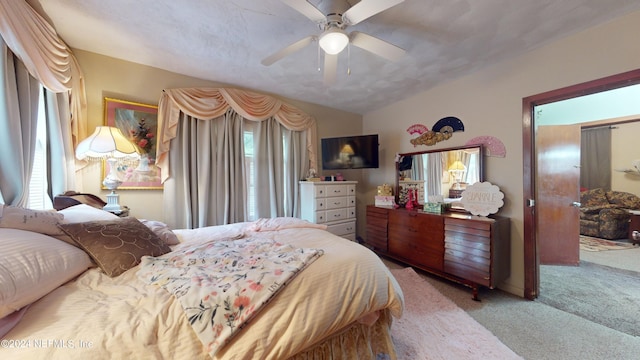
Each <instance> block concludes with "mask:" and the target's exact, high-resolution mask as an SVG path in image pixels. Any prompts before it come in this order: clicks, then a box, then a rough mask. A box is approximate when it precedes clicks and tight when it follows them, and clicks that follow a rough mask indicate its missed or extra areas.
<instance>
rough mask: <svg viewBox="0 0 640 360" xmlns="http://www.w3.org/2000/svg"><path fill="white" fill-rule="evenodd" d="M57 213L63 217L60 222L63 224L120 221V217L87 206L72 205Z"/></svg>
mask: <svg viewBox="0 0 640 360" xmlns="http://www.w3.org/2000/svg"><path fill="white" fill-rule="evenodd" d="M58 213H59V214H62V215H64V219H63V220H62V223H63V224H75V223H81V222H87V221H101V220H117V219H120V217H118V216H117V215H115V214H112V213H110V212H108V211H104V210H102V209H98V208H95V207H93V206H90V205H87V204H78V205H73V206H70V207H68V208H66V209H62V210H59V211H58Z"/></svg>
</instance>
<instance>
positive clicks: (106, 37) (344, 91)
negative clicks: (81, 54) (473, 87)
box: [28, 0, 640, 114]
mask: <svg viewBox="0 0 640 360" xmlns="http://www.w3.org/2000/svg"><path fill="white" fill-rule="evenodd" d="M323 1H324V2H326V1H328V0H310V2H311V3H312V4H314V5H319V6H320V7H321V6H322V5H323V4H322V2H323ZM363 1H367V0H363ZM28 2H29V3H30V4H31V5H32V6H33V7H34V8H35V9H36V10H38V11H39V12H40V13H41V14H43V15H44V16H45V17H46V18H47V19H48V20H49V21H50V22H51V23H52V24H53V26H54V27H55V28H56V29H57V31H58V34H59V35H60V36H61V37H62V38H63V40H64V41H65V42H67V44H68V45H69V46H70V47H72V48H75V49H81V50H86V51H90V52H95V53H98V54H103V55H107V56H111V57H115V58H119V59H123V60H127V61H131V62H135V63H140V64H144V65H149V66H153V67H157V68H161V69H166V70H169V71H172V72H176V73H180V74H185V75H189V76H193V77H197V78H201V79H206V80H212V81H216V82H221V83H225V84H229V85H230V86H236V87H244V88H249V89H253V90H258V91H262V92H268V93H274V94H279V95H282V96H286V97H289V98H293V99H298V100H302V101H307V102H311V103H316V104H321V105H325V106H329V107H332V108H336V109H341V110H346V111H350V112H354V113H359V114H364V113H366V112H368V111H371V110H375V109H378V108H380V107H382V106H385V105H388V104H390V103H393V102H396V101H398V100H401V99H404V98H407V97H409V96H411V95H413V94H415V93H416V92H420V91H424V90H427V89H429V88H431V87H433V86H435V85H437V84H439V83H441V82H444V81H447V80H450V79H453V78H456V77H459V76H462V75H465V74H468V73H470V72H473V71H475V70H477V69H480V68H482V67H484V66H487V65H488V64H492V63H495V62H496V61H499V60H501V59H504V58H509V57H513V56H516V55H519V54H522V53H524V52H526V51H528V50H531V49H533V48H535V47H538V46H541V45H543V44H545V43H548V42H550V41H552V40H555V39H558V38H560V37H563V36H566V35H569V34H572V33H575V32H577V31H580V30H583V29H586V28H588V27H592V26H594V25H597V24H600V23H604V22H607V21H609V20H611V19H613V18H616V17H619V16H621V15H624V14H626V13H629V12H632V11H638V10H640V1H638V0H606V1H605V0H482V1H481V0H406V1H404V2H403V3H401V4H399V5H397V6H395V7H392V8H391V9H388V10H387V11H385V12H382V13H380V14H377V15H375V16H373V17H371V18H369V19H367V20H365V21H363V22H361V23H360V24H357V25H355V26H352V27H349V28H348V29H347V31H348V32H349V31H354V30H358V31H361V32H365V33H367V34H369V35H373V36H376V37H379V38H381V39H383V40H385V41H388V42H391V43H393V44H395V45H397V46H399V47H401V48H403V49H405V50H407V55H406V56H405V57H404V58H403V59H402V60H400V61H398V62H396V63H391V62H388V61H387V60H384V59H383V58H380V57H378V56H376V55H373V54H371V53H368V52H366V51H364V50H362V49H359V48H356V47H351V48H350V55H351V56H350V59H347V55H346V52H343V53H341V54H340V57H339V64H338V79H337V81H336V82H335V84H333V85H332V86H329V87H328V86H325V85H323V80H322V73H321V72H318V70H317V68H318V51H317V45H316V43H314V44H312V45H310V46H308V47H306V48H304V49H302V50H300V51H298V52H296V53H294V54H292V55H291V56H289V57H287V58H285V59H283V60H280V61H279V62H276V63H275V64H273V65H272V66H270V67H265V66H263V65H262V64H260V61H261V60H262V59H263V58H264V57H266V56H268V55H270V54H271V53H273V52H275V51H277V50H279V49H281V48H283V47H285V46H287V45H289V44H291V43H293V42H295V41H297V40H299V39H301V38H303V37H305V36H308V35H312V34H319V33H320V30H319V29H318V26H317V25H316V24H314V23H313V22H312V21H311V20H309V19H308V18H306V17H305V16H303V15H302V14H300V13H298V12H296V11H295V10H293V9H292V8H290V7H289V6H287V5H285V4H284V3H282V2H281V1H279V0H182V1H176V0H136V1H126V0H108V1H105V0H28ZM357 2H358V1H357V0H349V3H351V4H355V3H357ZM347 63H349V65H350V68H351V75H347V74H346V69H347Z"/></svg>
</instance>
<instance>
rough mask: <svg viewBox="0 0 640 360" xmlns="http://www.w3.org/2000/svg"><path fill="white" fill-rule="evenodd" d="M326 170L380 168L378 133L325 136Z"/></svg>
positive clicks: (323, 159)
mask: <svg viewBox="0 0 640 360" xmlns="http://www.w3.org/2000/svg"><path fill="white" fill-rule="evenodd" d="M321 142H322V144H321V145H322V168H323V169H324V170H339V169H368V168H378V134H375V135H359V136H345V137H335V138H325V139H322V140H321Z"/></svg>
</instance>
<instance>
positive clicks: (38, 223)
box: [0, 205, 63, 235]
mask: <svg viewBox="0 0 640 360" xmlns="http://www.w3.org/2000/svg"><path fill="white" fill-rule="evenodd" d="M61 220H62V215H60V214H59V213H57V212H55V211H53V210H33V209H25V208H21V207H15V206H6V205H0V228H11V229H21V230H27V231H35V232H39V233H41V234H47V235H62V234H63V233H62V230H60V229H59V228H58V223H59V222H60V221H61Z"/></svg>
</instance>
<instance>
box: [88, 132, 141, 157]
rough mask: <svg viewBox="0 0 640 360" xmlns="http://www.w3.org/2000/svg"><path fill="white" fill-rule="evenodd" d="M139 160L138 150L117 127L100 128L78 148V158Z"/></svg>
mask: <svg viewBox="0 0 640 360" xmlns="http://www.w3.org/2000/svg"><path fill="white" fill-rule="evenodd" d="M124 157H130V158H139V155H138V150H137V149H136V147H135V145H133V143H131V141H129V140H128V139H127V138H126V137H124V135H123V134H122V131H120V129H118V128H116V127H111V126H98V127H96V130H95V131H94V132H93V134H91V136H89V137H88V138H86V139H84V140H82V141H81V142H80V144H78V147H76V158H78V160H84V159H87V158H124Z"/></svg>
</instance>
